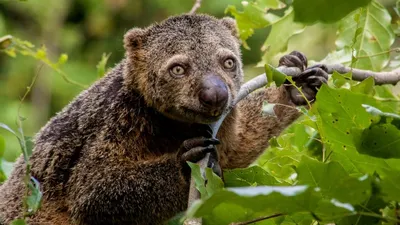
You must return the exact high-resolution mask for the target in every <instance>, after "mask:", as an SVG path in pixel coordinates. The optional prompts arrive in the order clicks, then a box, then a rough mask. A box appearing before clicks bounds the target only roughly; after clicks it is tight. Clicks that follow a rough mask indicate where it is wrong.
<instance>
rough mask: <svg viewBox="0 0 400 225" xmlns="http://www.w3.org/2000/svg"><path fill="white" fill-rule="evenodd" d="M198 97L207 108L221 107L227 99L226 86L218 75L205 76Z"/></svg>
mask: <svg viewBox="0 0 400 225" xmlns="http://www.w3.org/2000/svg"><path fill="white" fill-rule="evenodd" d="M199 99H200V102H201V103H202V104H203V105H204V106H206V107H208V108H212V109H220V108H223V107H224V106H225V105H226V103H227V101H228V87H227V86H226V84H225V82H224V81H223V80H222V79H221V78H220V77H219V76H215V75H211V76H207V77H206V78H205V79H204V80H203V83H202V84H201V90H200V94H199Z"/></svg>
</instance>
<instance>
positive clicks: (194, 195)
mask: <svg viewBox="0 0 400 225" xmlns="http://www.w3.org/2000/svg"><path fill="white" fill-rule="evenodd" d="M327 68H328V73H329V74H332V73H333V72H334V71H336V72H338V73H340V74H344V73H348V72H352V79H353V80H356V81H363V80H365V79H367V78H368V77H374V80H375V83H376V84H378V85H380V84H396V83H397V82H399V81H400V68H399V69H396V70H393V71H391V72H373V71H369V70H360V69H352V68H350V67H346V66H344V65H341V64H332V65H327ZM277 70H278V71H280V72H281V73H283V74H286V75H288V76H297V75H299V74H301V70H300V69H299V68H295V67H286V66H281V67H278V68H277ZM267 83H268V80H267V76H266V75H265V73H263V74H260V75H258V76H256V77H254V78H253V79H251V80H249V81H248V82H246V83H245V84H243V85H242V87H241V88H240V90H239V94H238V96H237V97H236V99H235V101H234V104H233V105H232V106H231V107H230V108H228V109H227V110H226V111H225V112H224V114H223V115H222V116H221V118H220V119H219V120H218V121H217V122H215V123H213V124H211V127H212V131H213V133H212V136H213V137H216V135H217V133H218V130H219V128H220V126H221V124H222V122H223V121H224V119H225V117H226V116H227V115H228V114H229V113H230V111H231V110H232V109H233V108H234V107H235V105H236V104H237V103H238V102H239V101H241V100H242V99H244V98H245V97H246V96H248V95H249V94H250V93H251V92H253V91H255V90H257V89H259V88H262V87H264V86H265V85H266V84H267ZM209 158H210V154H207V155H206V157H204V158H203V159H202V160H200V161H199V162H197V164H198V165H199V166H200V168H201V169H205V168H206V167H207V164H208V160H209ZM197 199H200V193H199V192H198V191H197V189H196V187H195V183H194V179H193V178H191V181H190V190H189V199H188V207H190V206H191V205H192V204H193V202H194V201H196V200H197ZM201 224H202V220H201V218H191V219H187V220H186V221H185V223H184V225H201ZM239 224H240V223H239Z"/></svg>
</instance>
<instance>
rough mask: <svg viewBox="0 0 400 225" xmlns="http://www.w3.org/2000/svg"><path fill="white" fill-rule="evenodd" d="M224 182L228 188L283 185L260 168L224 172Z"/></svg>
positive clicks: (253, 167)
mask: <svg viewBox="0 0 400 225" xmlns="http://www.w3.org/2000/svg"><path fill="white" fill-rule="evenodd" d="M224 182H225V186H226V187H245V186H258V185H282V184H281V183H279V182H278V181H277V180H276V179H275V178H274V177H273V176H271V175H270V174H269V173H268V172H267V171H265V170H264V169H262V168H261V167H259V166H252V167H249V168H243V169H232V170H224Z"/></svg>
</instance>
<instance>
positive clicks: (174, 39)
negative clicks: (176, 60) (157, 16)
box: [147, 28, 240, 55]
mask: <svg viewBox="0 0 400 225" xmlns="http://www.w3.org/2000/svg"><path fill="white" fill-rule="evenodd" d="M148 41H149V42H148V43H147V44H148V47H149V50H150V49H153V50H154V49H156V51H157V52H159V51H160V50H162V51H163V52H165V53H166V54H172V55H173V54H177V53H185V54H204V53H206V54H207V53H212V52H216V51H217V50H218V49H221V48H226V49H230V50H231V51H232V52H234V53H237V54H238V55H239V54H240V53H239V48H238V44H237V43H236V42H235V39H234V37H233V36H232V35H231V33H230V32H229V31H227V30H219V31H217V30H215V29H207V30H205V29H196V28H194V29H171V30H163V31H162V32H154V33H153V32H152V34H151V37H149V39H148Z"/></svg>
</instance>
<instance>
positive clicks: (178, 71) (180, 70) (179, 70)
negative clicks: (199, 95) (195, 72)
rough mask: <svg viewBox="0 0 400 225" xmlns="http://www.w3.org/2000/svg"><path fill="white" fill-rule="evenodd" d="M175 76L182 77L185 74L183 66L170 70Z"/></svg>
mask: <svg viewBox="0 0 400 225" xmlns="http://www.w3.org/2000/svg"><path fill="white" fill-rule="evenodd" d="M170 72H171V73H172V74H173V75H177V76H181V75H183V74H184V73H185V69H184V68H183V67H182V66H179V65H178V66H174V67H172V68H171V69H170Z"/></svg>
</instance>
